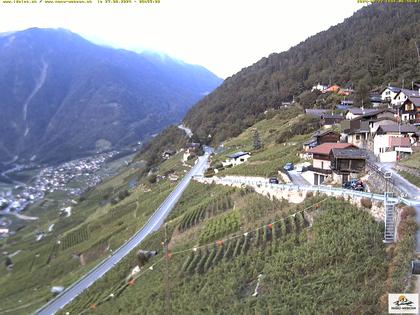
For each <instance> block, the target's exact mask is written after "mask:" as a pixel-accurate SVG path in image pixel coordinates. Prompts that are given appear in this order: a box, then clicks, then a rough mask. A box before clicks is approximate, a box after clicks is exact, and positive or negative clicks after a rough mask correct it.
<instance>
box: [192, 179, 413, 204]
mask: <svg viewBox="0 0 420 315" xmlns="http://www.w3.org/2000/svg"><path fill="white" fill-rule="evenodd" d="M195 178H196V179H198V180H200V179H201V177H199V176H196V177H195ZM207 180H208V181H215V182H225V183H227V184H242V185H250V186H257V187H266V188H270V189H279V190H286V191H287V190H289V191H311V192H318V193H326V194H331V195H335V196H344V195H347V196H350V197H360V198H369V199H371V200H377V201H382V202H384V201H385V197H384V195H382V194H375V193H370V192H364V191H357V190H352V189H344V188H338V187H332V186H325V185H317V186H315V185H314V186H299V185H295V184H270V183H269V182H268V180H265V179H262V178H258V179H257V178H246V177H245V176H243V177H229V176H226V177H215V178H209V179H207ZM387 200H388V201H389V202H394V203H400V202H402V203H404V204H406V205H409V206H413V205H419V204H420V201H418V200H411V199H408V198H402V197H391V196H388V197H387Z"/></svg>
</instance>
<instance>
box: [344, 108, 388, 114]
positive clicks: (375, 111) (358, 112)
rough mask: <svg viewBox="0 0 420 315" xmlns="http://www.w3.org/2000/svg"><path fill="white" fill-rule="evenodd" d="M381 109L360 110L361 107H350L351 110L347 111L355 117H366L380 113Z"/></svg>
mask: <svg viewBox="0 0 420 315" xmlns="http://www.w3.org/2000/svg"><path fill="white" fill-rule="evenodd" d="M379 111H380V110H379V109H374V108H364V109H362V108H359V107H350V108H349V109H347V111H346V113H347V112H350V113H352V114H353V115H366V114H374V113H377V112H379Z"/></svg>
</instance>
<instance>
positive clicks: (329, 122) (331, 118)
mask: <svg viewBox="0 0 420 315" xmlns="http://www.w3.org/2000/svg"><path fill="white" fill-rule="evenodd" d="M342 120H344V116H342V115H334V114H323V115H322V116H321V125H322V126H326V127H328V126H334V125H337V124H339V123H340V122H341V121H342Z"/></svg>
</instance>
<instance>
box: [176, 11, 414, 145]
mask: <svg viewBox="0 0 420 315" xmlns="http://www.w3.org/2000/svg"><path fill="white" fill-rule="evenodd" d="M338 9H339V5H338ZM292 14H293V12H292ZM296 16H297V23H304V22H302V21H299V13H298V12H296ZM291 28H293V26H291ZM419 30H420V6H419V5H418V4H399V3H398V4H373V5H368V6H366V7H364V8H362V9H361V10H359V11H358V12H356V13H355V14H354V15H353V16H352V17H350V18H348V19H346V20H345V21H344V22H343V23H341V24H338V25H336V26H333V27H331V28H330V29H328V30H327V31H323V32H320V33H319V34H317V35H315V36H312V37H310V38H308V39H307V40H305V41H304V42H302V43H300V44H298V45H297V46H295V47H293V48H291V49H290V50H288V51H286V52H282V53H276V54H272V55H270V56H269V57H267V58H262V59H261V60H260V61H258V62H256V63H255V64H253V65H252V66H249V67H247V68H245V69H243V70H242V71H240V72H238V73H237V74H235V75H234V76H232V77H230V78H228V79H226V80H225V81H224V83H223V84H222V85H221V86H220V87H218V88H217V89H216V90H215V91H214V92H213V93H211V94H209V95H208V96H206V97H205V98H204V99H203V100H201V101H200V102H199V103H198V104H197V105H196V106H194V107H193V108H192V109H191V110H190V111H189V112H188V113H187V115H186V118H185V120H184V121H185V124H186V125H187V126H188V127H190V128H192V129H193V131H195V134H196V135H198V136H200V137H201V138H207V137H208V135H209V134H210V135H211V136H212V139H213V141H214V142H219V141H222V140H224V139H226V138H228V137H231V136H236V135H238V134H239V133H241V131H242V130H244V129H245V128H247V127H249V126H251V125H252V124H253V123H254V122H255V121H256V120H258V119H260V117H262V116H261V115H262V113H263V112H264V111H265V110H266V109H268V108H272V107H278V106H279V105H280V104H281V102H282V101H291V100H292V98H293V97H298V96H299V95H300V93H302V92H303V91H305V90H308V89H310V88H311V87H312V86H313V85H315V84H317V83H318V82H320V83H324V84H328V83H336V84H341V85H343V86H353V87H355V88H356V90H357V89H358V88H359V87H363V88H364V89H365V90H366V89H370V88H375V87H380V86H384V85H387V84H389V83H394V84H398V85H399V86H401V85H402V84H403V82H404V83H405V86H406V87H408V86H411V82H412V81H414V82H416V81H417V82H418V81H420V33H419ZM291 31H292V30H291ZM275 40H276V39H275V38H273V41H275ZM278 40H281V39H280V38H279V39H278Z"/></svg>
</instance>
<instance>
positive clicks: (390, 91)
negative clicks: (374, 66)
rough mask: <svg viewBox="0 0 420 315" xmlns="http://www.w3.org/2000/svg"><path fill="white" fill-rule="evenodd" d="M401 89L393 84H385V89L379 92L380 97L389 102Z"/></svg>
mask: <svg viewBox="0 0 420 315" xmlns="http://www.w3.org/2000/svg"><path fill="white" fill-rule="evenodd" d="M400 91H401V89H400V88H397V87H393V86H387V87H386V88H385V89H383V90H382V92H381V99H382V101H385V102H388V103H391V101H392V100H393V99H394V97H395V96H396V95H397V94H398V93H399V92H400Z"/></svg>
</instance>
